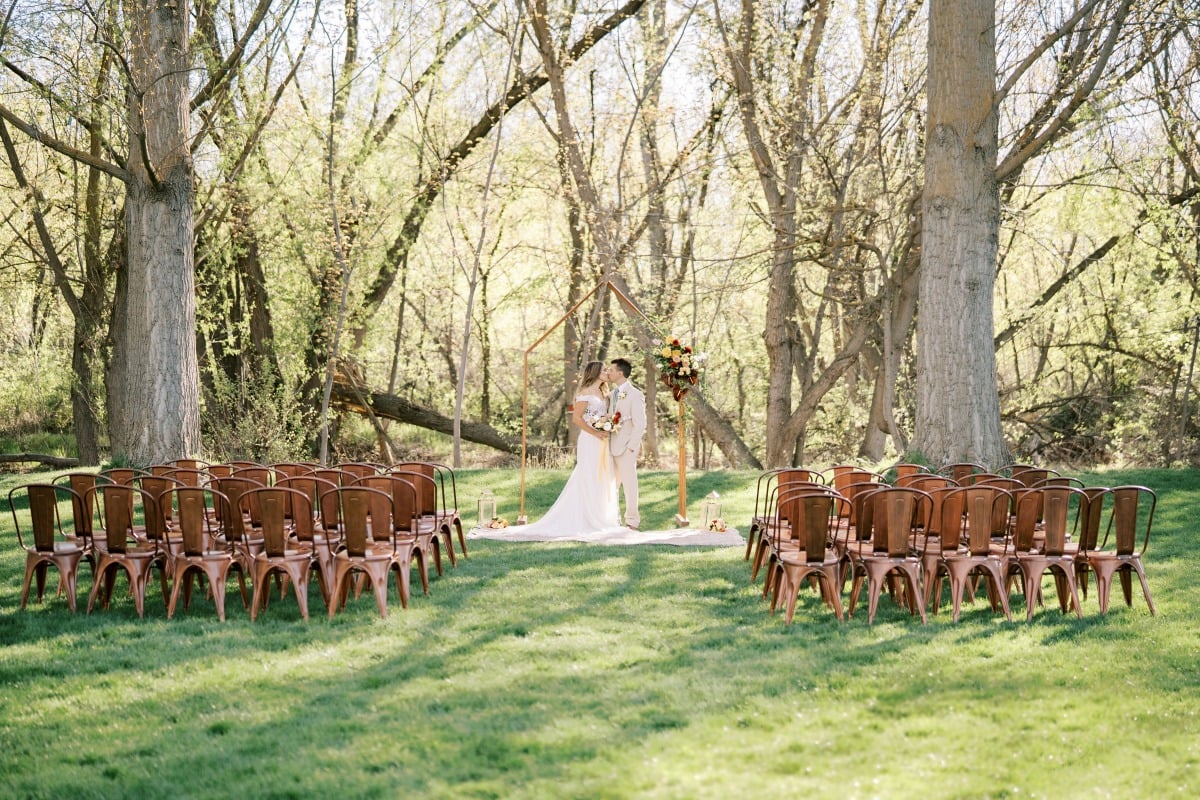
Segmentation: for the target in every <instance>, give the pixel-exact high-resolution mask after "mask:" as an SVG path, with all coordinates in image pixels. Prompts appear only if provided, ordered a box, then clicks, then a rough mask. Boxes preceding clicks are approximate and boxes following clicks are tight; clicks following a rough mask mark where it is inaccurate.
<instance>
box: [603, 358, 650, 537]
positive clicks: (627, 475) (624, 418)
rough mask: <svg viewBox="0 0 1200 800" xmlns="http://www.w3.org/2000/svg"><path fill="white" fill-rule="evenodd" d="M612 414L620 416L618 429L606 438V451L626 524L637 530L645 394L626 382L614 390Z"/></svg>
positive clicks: (639, 521)
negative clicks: (622, 500) (622, 495)
mask: <svg viewBox="0 0 1200 800" xmlns="http://www.w3.org/2000/svg"><path fill="white" fill-rule="evenodd" d="M613 411H614V412H619V413H620V414H621V427H620V429H619V430H618V431H617V432H616V433H614V434H612V435H611V436H610V437H609V440H608V448H609V452H610V453H611V454H612V459H613V466H614V468H615V469H616V472H617V480H618V481H620V483H621V489H622V490H623V491H624V493H625V524H626V525H628V526H629V527H631V528H637V527H639V526H640V525H641V522H642V515H641V514H640V513H639V511H638V480H637V460H638V453H640V452H641V449H642V436H643V435H644V434H645V433H646V395H644V394H642V390H641V389H639V388H637V387H636V386H634V385H633V384H632V383H630V382H629V381H625V382H624V383H622V384H621V385H620V386H618V387H617V390H616V405H615V406H614V407H613Z"/></svg>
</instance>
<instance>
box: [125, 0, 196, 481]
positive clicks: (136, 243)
mask: <svg viewBox="0 0 1200 800" xmlns="http://www.w3.org/2000/svg"><path fill="white" fill-rule="evenodd" d="M126 13H127V15H128V18H129V22H130V30H129V67H130V71H131V74H130V80H131V86H130V89H129V97H128V100H129V120H128V123H129V184H128V189H127V194H126V202H125V225H126V235H127V237H128V259H127V262H126V275H125V278H126V284H125V291H124V292H123V293H122V294H121V295H120V296H119V298H118V302H120V303H121V305H120V306H119V307H118V308H117V309H116V316H117V317H119V318H120V319H121V323H122V324H121V325H120V326H118V327H119V335H120V339H118V340H117V341H116V342H115V350H116V353H115V356H114V361H113V369H112V372H111V375H110V378H111V383H110V392H111V395H112V403H113V405H112V407H111V414H112V416H111V417H110V420H109V423H110V428H109V431H110V434H111V437H112V450H113V455H114V457H117V458H123V459H126V460H128V461H129V462H131V463H135V464H146V463H152V462H156V461H165V460H169V459H173V458H180V457H182V456H187V455H194V454H196V453H197V452H198V451H199V449H200V413H199V383H200V380H199V370H198V367H197V360H196V299H195V298H196V295H195V286H194V282H195V276H194V274H193V271H194V264H193V242H192V202H193V186H192V183H193V174H192V161H191V154H190V152H189V119H188V104H189V99H190V98H189V96H188V84H187V77H188V68H189V66H190V64H189V59H188V50H187V48H188V8H187V6H186V5H181V4H161V3H156V2H150V0H132V2H130V3H129V4H128V5H127V6H126Z"/></svg>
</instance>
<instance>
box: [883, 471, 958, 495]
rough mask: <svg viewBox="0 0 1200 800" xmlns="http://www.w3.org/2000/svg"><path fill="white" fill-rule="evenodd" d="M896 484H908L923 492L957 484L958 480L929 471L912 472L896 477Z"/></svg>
mask: <svg viewBox="0 0 1200 800" xmlns="http://www.w3.org/2000/svg"><path fill="white" fill-rule="evenodd" d="M896 485H897V486H909V487H911V488H913V489H920V490H921V491H923V492H931V491H933V490H934V489H944V488H946V487H947V486H958V481H956V480H954V479H953V478H947V477H946V476H945V475H934V474H932V473H929V472H913V473H910V474H908V475H901V476H900V477H899V478H896Z"/></svg>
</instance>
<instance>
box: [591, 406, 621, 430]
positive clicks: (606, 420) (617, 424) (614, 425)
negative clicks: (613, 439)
mask: <svg viewBox="0 0 1200 800" xmlns="http://www.w3.org/2000/svg"><path fill="white" fill-rule="evenodd" d="M584 421H585V422H587V424H589V425H591V426H592V427H593V428H595V429H596V430H598V431H607V432H608V433H616V432H617V431H618V430H620V429H621V412H620V411H618V412H617V413H615V414H613V415H612V416H611V417H610V416H608V415H607V414H597V415H596V416H593V417H590V418H589V417H586V416H585V417H584Z"/></svg>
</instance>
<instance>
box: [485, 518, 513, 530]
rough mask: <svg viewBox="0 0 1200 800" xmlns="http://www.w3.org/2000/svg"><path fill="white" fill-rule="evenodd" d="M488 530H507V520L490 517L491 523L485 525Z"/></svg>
mask: <svg viewBox="0 0 1200 800" xmlns="http://www.w3.org/2000/svg"><path fill="white" fill-rule="evenodd" d="M487 526H488V527H489V528H507V527H508V520H506V519H505V518H504V517H492V521H491V522H489V523H488V524H487Z"/></svg>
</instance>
